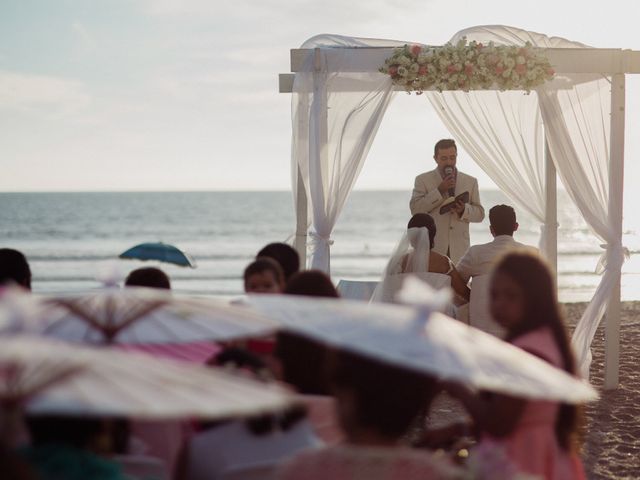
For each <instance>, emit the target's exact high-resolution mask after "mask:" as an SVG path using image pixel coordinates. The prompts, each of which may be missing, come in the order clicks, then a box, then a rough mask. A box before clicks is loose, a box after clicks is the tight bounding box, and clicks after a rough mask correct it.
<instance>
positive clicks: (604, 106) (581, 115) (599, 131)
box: [539, 76, 626, 378]
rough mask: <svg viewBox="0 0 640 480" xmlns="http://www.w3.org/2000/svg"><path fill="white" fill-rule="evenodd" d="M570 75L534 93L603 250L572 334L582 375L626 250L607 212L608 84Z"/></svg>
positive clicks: (572, 191)
mask: <svg viewBox="0 0 640 480" xmlns="http://www.w3.org/2000/svg"><path fill="white" fill-rule="evenodd" d="M573 80H575V81H577V82H578V83H576V84H575V85H573V86H572V87H570V88H569V87H566V86H565V87H564V89H561V90H556V89H554V85H553V84H550V85H548V86H544V87H543V88H541V89H539V97H540V106H541V109H542V116H543V119H544V122H545V125H546V126H547V130H548V131H549V135H548V141H549V147H550V150H551V154H552V156H553V158H554V161H555V163H556V168H557V170H558V174H559V175H560V178H561V179H562V183H563V184H564V186H565V188H566V189H567V192H568V193H569V195H570V196H571V198H572V200H573V202H574V203H575V204H576V206H577V207H578V209H579V210H580V213H582V216H583V217H584V218H585V220H586V221H587V223H588V225H589V227H591V230H592V231H593V232H594V233H595V235H596V236H597V237H598V239H599V240H600V241H601V242H602V243H603V245H602V246H603V248H604V249H605V251H604V253H603V255H602V257H601V259H600V262H599V263H598V266H597V267H596V271H597V272H598V273H603V276H602V279H601V281H600V284H599V285H598V287H597V289H596V292H595V294H594V296H593V299H592V300H591V303H590V304H589V306H588V307H587V309H586V310H585V312H584V314H583V315H582V318H581V319H580V321H579V322H578V325H577V326H576V329H575V331H574V333H573V337H572V344H573V347H574V350H575V352H576V355H577V357H578V366H579V368H580V371H581V373H582V375H583V376H584V377H585V378H588V375H589V367H590V365H591V350H590V347H591V342H592V341H593V337H594V335H595V333H596V330H597V328H598V324H599V323H600V320H601V319H602V317H603V315H604V313H605V311H606V308H607V306H608V302H609V299H610V298H611V294H612V292H613V289H614V287H615V285H616V283H617V282H618V280H619V279H620V272H621V268H622V264H623V262H624V257H625V253H626V249H625V248H624V247H623V246H622V232H621V231H620V230H619V229H617V228H616V225H615V218H612V217H609V215H608V211H609V201H610V200H609V141H610V117H609V114H610V111H611V95H610V83H609V81H608V79H603V78H594V77H593V76H591V77H587V76H575V77H573ZM589 80H591V81H589ZM619 188H622V186H620V187H619Z"/></svg>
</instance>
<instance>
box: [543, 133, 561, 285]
mask: <svg viewBox="0 0 640 480" xmlns="http://www.w3.org/2000/svg"><path fill="white" fill-rule="evenodd" d="M544 169H545V195H546V200H545V215H544V224H545V228H544V250H545V255H546V257H547V261H548V262H549V266H550V267H551V269H552V271H553V274H554V275H557V274H558V190H557V185H556V166H555V165H554V164H553V158H552V157H551V150H550V149H549V143H548V142H547V139H546V136H545V140H544Z"/></svg>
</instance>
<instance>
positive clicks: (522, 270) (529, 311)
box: [494, 251, 580, 450]
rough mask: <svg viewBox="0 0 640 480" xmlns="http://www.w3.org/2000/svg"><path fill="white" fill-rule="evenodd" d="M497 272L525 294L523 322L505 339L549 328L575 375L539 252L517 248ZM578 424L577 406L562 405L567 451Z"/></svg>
mask: <svg viewBox="0 0 640 480" xmlns="http://www.w3.org/2000/svg"><path fill="white" fill-rule="evenodd" d="M497 272H500V273H503V274H505V275H507V276H508V277H509V279H511V280H512V281H514V282H515V283H516V284H517V285H518V287H520V289H521V290H522V293H523V295H524V303H525V304H524V318H523V321H522V322H520V323H519V325H518V326H517V327H516V328H514V329H512V330H511V331H509V332H508V333H507V338H506V340H507V341H512V340H514V339H515V338H517V337H520V336H522V335H524V334H525V333H528V332H531V331H533V330H536V329H538V328H540V327H548V328H550V329H551V331H552V333H553V338H554V339H555V342H556V345H557V346H558V349H559V350H560V354H561V356H562V362H563V365H562V368H563V369H564V370H565V371H567V372H569V373H571V374H574V375H575V373H576V366H575V359H574V357H573V352H572V351H571V346H570V343H569V338H568V337H567V332H566V329H565V325H564V319H563V315H562V312H561V310H560V306H559V304H558V301H557V299H556V288H555V285H554V281H553V277H552V275H551V271H550V270H549V267H548V266H547V265H546V263H545V262H544V261H543V260H542V258H541V257H540V256H539V255H536V254H533V253H531V252H528V251H514V252H512V253H509V254H507V255H505V256H504V257H502V259H501V260H500V261H499V263H498V264H497V265H496V267H495V270H494V274H495V273H497ZM579 424H580V411H579V409H578V407H576V406H575V405H568V404H564V403H563V404H561V405H560V411H559V413H558V418H557V419H556V436H557V438H558V442H559V444H560V445H561V446H562V448H564V449H565V450H569V449H570V448H572V446H573V445H575V440H577V431H578V428H579Z"/></svg>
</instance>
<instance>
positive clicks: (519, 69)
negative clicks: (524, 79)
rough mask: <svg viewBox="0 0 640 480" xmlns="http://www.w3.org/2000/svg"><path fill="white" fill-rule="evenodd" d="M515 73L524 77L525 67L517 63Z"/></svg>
mask: <svg viewBox="0 0 640 480" xmlns="http://www.w3.org/2000/svg"><path fill="white" fill-rule="evenodd" d="M515 71H516V73H517V74H518V75H524V74H525V73H527V66H526V65H525V64H524V63H519V64H518V65H516V68H515Z"/></svg>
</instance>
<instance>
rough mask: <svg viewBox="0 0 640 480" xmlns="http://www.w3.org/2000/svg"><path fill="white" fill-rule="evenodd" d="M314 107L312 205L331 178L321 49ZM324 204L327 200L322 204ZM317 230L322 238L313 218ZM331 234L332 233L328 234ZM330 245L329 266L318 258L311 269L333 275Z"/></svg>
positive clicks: (316, 59)
mask: <svg viewBox="0 0 640 480" xmlns="http://www.w3.org/2000/svg"><path fill="white" fill-rule="evenodd" d="M313 66H314V70H313V104H314V105H313V106H312V107H311V114H312V115H314V116H315V125H314V130H315V135H314V136H315V138H316V141H315V142H310V144H309V146H310V148H312V149H313V148H315V149H316V152H311V151H310V152H309V179H310V183H309V193H310V195H311V198H312V201H313V200H314V199H315V200H316V201H317V200H318V199H324V197H325V192H324V188H325V177H326V175H327V174H328V165H329V149H328V144H329V106H328V98H327V67H326V65H323V54H322V50H321V49H320V48H316V49H314V56H313ZM323 201H324V200H323ZM314 230H315V233H316V234H317V235H318V236H320V235H321V234H322V233H321V232H319V231H318V225H316V224H315V216H314ZM329 233H330V232H329ZM316 241H317V242H318V243H317V244H316V246H315V248H316V249H319V248H320V249H321V248H325V245H323V244H322V242H321V241H320V239H319V238H318V239H316ZM328 245H329V244H328V242H327V245H326V249H327V261H326V265H324V264H318V265H315V262H316V258H317V257H316V254H315V253H314V258H312V263H314V265H311V268H318V269H320V270H323V271H324V272H325V273H326V274H327V275H330V272H331V251H330V250H329V246H328Z"/></svg>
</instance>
